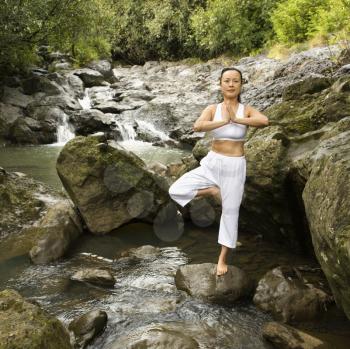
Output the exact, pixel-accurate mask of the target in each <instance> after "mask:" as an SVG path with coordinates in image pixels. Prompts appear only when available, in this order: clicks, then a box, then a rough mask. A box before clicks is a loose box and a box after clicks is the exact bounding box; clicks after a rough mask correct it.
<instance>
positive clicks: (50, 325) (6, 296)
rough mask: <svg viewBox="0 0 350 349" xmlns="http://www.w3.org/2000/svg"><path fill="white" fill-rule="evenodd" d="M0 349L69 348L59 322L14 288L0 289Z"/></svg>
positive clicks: (67, 337)
mask: <svg viewBox="0 0 350 349" xmlns="http://www.w3.org/2000/svg"><path fill="white" fill-rule="evenodd" d="M0 319H1V321H0V348H1V349H72V346H71V345H70V339H69V333H68V331H67V330H66V329H65V327H64V326H63V324H62V323H61V322H60V321H59V320H58V319H56V318H54V317H52V316H51V315H50V314H48V313H47V312H46V311H44V310H42V309H41V308H40V307H39V306H37V305H36V304H32V303H30V302H28V301H26V300H25V299H24V298H23V297H22V296H21V295H20V294H19V293H18V292H17V291H15V290H11V289H6V290H4V291H2V292H0Z"/></svg>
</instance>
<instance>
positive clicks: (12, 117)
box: [0, 103, 24, 139]
mask: <svg viewBox="0 0 350 349" xmlns="http://www.w3.org/2000/svg"><path fill="white" fill-rule="evenodd" d="M23 117H24V115H23V110H22V108H19V107H15V106H13V105H10V104H4V103H0V137H1V138H5V139H9V138H11V132H10V129H11V128H12V127H13V125H14V124H15V123H16V121H17V120H18V119H21V118H23Z"/></svg>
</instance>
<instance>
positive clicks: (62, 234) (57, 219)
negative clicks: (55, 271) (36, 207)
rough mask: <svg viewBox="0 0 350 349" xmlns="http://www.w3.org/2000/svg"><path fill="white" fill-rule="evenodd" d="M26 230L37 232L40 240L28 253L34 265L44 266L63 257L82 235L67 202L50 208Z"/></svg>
mask: <svg viewBox="0 0 350 349" xmlns="http://www.w3.org/2000/svg"><path fill="white" fill-rule="evenodd" d="M28 230H32V231H33V230H34V231H37V234H35V235H40V239H39V240H38V241H37V242H36V243H35V245H34V246H33V248H32V249H31V250H30V251H29V256H30V258H31V260H32V262H33V263H35V264H46V263H49V262H52V261H55V260H57V259H59V258H61V257H63V256H64V255H65V254H66V253H67V251H68V250H69V248H70V247H71V246H72V244H73V243H74V241H75V240H76V239H77V238H78V237H79V236H80V235H81V234H82V232H83V225H82V221H81V218H80V216H79V214H78V212H77V211H76V210H75V208H74V207H73V205H72V204H71V202H70V201H69V200H64V201H60V202H58V203H57V204H55V205H54V206H52V207H50V209H49V210H48V211H47V213H46V214H45V216H44V217H43V218H42V219H41V220H40V221H39V222H37V224H36V225H35V226H32V227H30V228H28Z"/></svg>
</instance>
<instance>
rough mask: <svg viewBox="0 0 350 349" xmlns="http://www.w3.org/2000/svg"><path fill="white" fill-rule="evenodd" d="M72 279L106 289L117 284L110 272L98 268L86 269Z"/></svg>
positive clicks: (76, 273)
mask: <svg viewBox="0 0 350 349" xmlns="http://www.w3.org/2000/svg"><path fill="white" fill-rule="evenodd" d="M70 279H71V280H75V281H81V282H89V283H91V284H94V285H98V286H106V287H113V286H114V284H115V278H114V276H113V274H112V273H111V272H110V271H109V270H104V269H97V268H84V269H82V270H78V271H77V272H75V273H74V274H73V275H72V276H71V277H70Z"/></svg>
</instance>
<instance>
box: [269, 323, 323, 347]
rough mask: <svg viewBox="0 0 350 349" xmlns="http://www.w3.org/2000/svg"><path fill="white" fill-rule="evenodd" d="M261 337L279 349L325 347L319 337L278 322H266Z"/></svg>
mask: <svg viewBox="0 0 350 349" xmlns="http://www.w3.org/2000/svg"><path fill="white" fill-rule="evenodd" d="M263 337H264V338H265V339H266V340H268V341H269V342H271V343H272V344H273V345H274V347H275V348H280V349H321V348H324V349H327V348H330V346H328V345H327V344H326V343H324V342H323V341H321V340H320V339H318V338H316V337H313V336H310V335H309V334H307V333H305V332H302V331H300V330H297V329H296V328H293V327H291V326H288V325H284V324H280V323H278V322H268V323H267V324H265V326H264V327H263Z"/></svg>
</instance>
